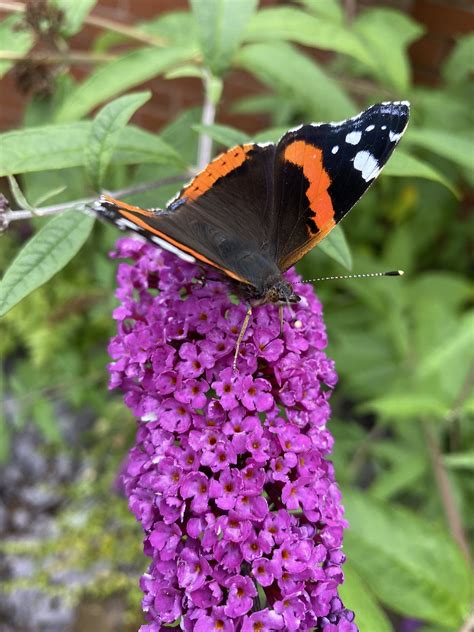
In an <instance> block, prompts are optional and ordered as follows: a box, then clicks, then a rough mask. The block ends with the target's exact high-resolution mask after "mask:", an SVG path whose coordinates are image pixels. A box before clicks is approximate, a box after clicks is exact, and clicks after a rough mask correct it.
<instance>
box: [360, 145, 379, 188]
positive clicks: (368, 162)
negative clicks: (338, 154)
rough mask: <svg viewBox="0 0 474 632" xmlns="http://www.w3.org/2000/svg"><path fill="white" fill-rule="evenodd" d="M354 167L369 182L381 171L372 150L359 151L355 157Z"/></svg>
mask: <svg viewBox="0 0 474 632" xmlns="http://www.w3.org/2000/svg"><path fill="white" fill-rule="evenodd" d="M354 169H357V171H360V172H361V175H362V178H363V179H364V180H365V181H366V182H368V181H369V180H372V179H373V178H375V176H376V175H377V174H378V173H379V171H380V168H379V163H378V162H377V160H376V159H375V157H374V156H373V155H372V154H371V153H370V151H358V152H357V153H356V155H355V158H354Z"/></svg>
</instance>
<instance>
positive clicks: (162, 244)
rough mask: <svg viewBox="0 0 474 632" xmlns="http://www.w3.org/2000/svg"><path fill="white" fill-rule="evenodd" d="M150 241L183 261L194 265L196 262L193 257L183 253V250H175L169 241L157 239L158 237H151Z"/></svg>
mask: <svg viewBox="0 0 474 632" xmlns="http://www.w3.org/2000/svg"><path fill="white" fill-rule="evenodd" d="M150 239H151V241H152V242H153V243H155V244H156V245H157V246H160V248H164V249H165V250H168V251H169V252H172V253H173V254H175V255H178V257H179V258H180V259H182V260H183V261H187V262H188V263H194V262H195V261H196V259H195V258H194V257H192V256H191V255H188V254H187V253H185V252H183V251H182V250H179V249H178V248H175V247H174V246H173V245H172V244H169V243H168V242H167V241H165V240H164V239H161V238H160V237H157V236H156V235H150Z"/></svg>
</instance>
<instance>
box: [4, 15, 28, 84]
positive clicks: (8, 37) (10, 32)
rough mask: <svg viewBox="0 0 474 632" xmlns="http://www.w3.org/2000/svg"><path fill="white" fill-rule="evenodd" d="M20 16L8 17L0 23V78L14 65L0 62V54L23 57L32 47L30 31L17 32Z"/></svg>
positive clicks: (10, 62)
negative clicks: (12, 54)
mask: <svg viewBox="0 0 474 632" xmlns="http://www.w3.org/2000/svg"><path fill="white" fill-rule="evenodd" d="M21 22H22V17H21V15H10V16H8V17H7V18H5V19H4V20H2V21H1V22H0V47H1V50H0V78H1V77H3V75H4V74H5V73H6V72H8V70H10V68H11V67H12V66H13V65H14V64H15V62H14V61H1V53H14V54H15V55H24V54H26V53H27V52H28V51H29V50H30V48H31V47H32V46H33V35H32V33H31V31H30V30H27V29H22V30H19V29H18V28H17V27H18V25H19V24H21Z"/></svg>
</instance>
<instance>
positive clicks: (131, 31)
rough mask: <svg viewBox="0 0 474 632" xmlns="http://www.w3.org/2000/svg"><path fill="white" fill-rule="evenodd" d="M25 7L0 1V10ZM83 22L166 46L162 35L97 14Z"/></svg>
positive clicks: (18, 11)
mask: <svg viewBox="0 0 474 632" xmlns="http://www.w3.org/2000/svg"><path fill="white" fill-rule="evenodd" d="M25 8H26V6H25V3H24V2H15V1H14V0H1V1H0V10H4V11H12V12H16V13H22V12H23V11H24V10H25ZM84 23H85V24H90V25H91V26H97V27H98V28H102V29H106V30H108V31H114V32H115V33H120V35H124V36H125V37H128V38H129V39H134V40H136V41H138V42H142V43H143V44H148V45H149V46H166V44H167V42H166V40H165V39H163V38H162V37H156V36H155V35H149V34H148V33H145V32H144V31H141V30H140V29H138V28H136V27H134V26H128V25H127V24H123V23H121V22H116V21H115V20H110V19H108V18H103V17H100V16H98V15H88V16H86V17H85V19H84Z"/></svg>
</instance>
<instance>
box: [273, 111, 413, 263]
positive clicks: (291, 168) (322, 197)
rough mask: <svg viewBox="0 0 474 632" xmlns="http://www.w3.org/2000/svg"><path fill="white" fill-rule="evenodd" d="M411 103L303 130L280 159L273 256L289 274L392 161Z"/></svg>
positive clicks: (285, 144) (282, 147) (286, 140)
mask: <svg viewBox="0 0 474 632" xmlns="http://www.w3.org/2000/svg"><path fill="white" fill-rule="evenodd" d="M408 117H409V104H408V103H407V102H406V101H402V102H400V101H398V102H393V103H380V104H377V105H373V106H372V107H370V108H369V109H367V110H366V111H365V112H362V113H361V114H359V115H358V116H356V117H354V118H351V119H348V120H346V121H342V122H340V123H325V124H314V125H303V126H301V127H299V128H297V129H295V130H290V131H289V132H288V133H287V134H285V135H284V136H283V137H282V139H281V140H280V142H279V143H278V145H277V148H276V154H275V176H274V180H275V184H274V186H275V203H276V208H275V210H274V214H273V217H274V223H273V226H272V234H273V238H272V243H273V244H274V250H273V252H272V256H273V257H274V258H275V260H276V261H277V263H278V267H279V268H280V270H282V271H284V270H287V269H288V268H289V267H290V266H292V265H293V264H294V263H296V262H297V261H298V260H299V259H301V257H302V256H303V255H304V254H305V253H307V252H308V251H309V250H311V249H312V248H314V246H316V244H318V243H319V242H320V241H321V240H322V239H324V237H326V235H327V234H328V233H329V232H330V231H331V230H332V229H333V228H334V226H335V225H336V224H337V223H338V222H340V221H341V219H342V218H343V217H344V216H345V215H346V214H347V213H348V212H349V211H350V209H351V208H352V207H353V206H354V204H355V203H356V202H357V200H358V199H359V198H360V197H361V196H362V195H363V194H364V192H365V191H366V190H367V189H368V188H369V186H370V185H371V184H372V182H373V181H374V180H375V178H376V177H377V175H378V174H379V173H380V171H381V169H382V168H383V166H384V165H385V163H386V162H387V160H388V159H389V158H390V155H391V153H392V151H393V150H394V149H395V147H396V145H397V143H398V141H399V140H400V138H401V136H402V135H403V132H404V131H405V128H406V126H407V123H408Z"/></svg>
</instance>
